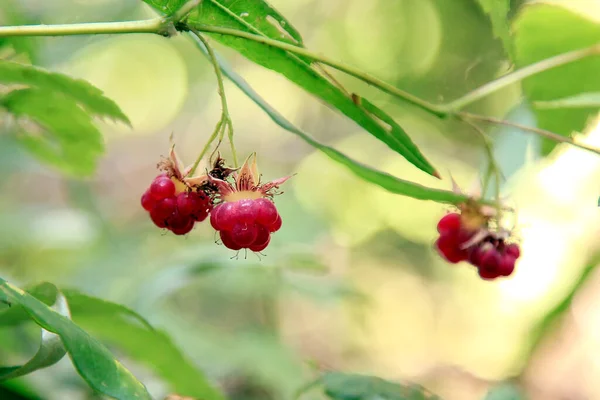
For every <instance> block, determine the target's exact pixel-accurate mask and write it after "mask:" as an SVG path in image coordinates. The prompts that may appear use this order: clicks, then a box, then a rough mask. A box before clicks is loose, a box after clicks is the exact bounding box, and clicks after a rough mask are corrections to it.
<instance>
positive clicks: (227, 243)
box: [219, 231, 242, 251]
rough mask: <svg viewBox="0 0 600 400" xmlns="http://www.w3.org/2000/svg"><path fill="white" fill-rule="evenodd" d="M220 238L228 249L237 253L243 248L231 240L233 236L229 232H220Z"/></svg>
mask: <svg viewBox="0 0 600 400" xmlns="http://www.w3.org/2000/svg"><path fill="white" fill-rule="evenodd" d="M219 236H220V237H221V241H222V242H223V245H224V246H225V247H227V248H228V249H231V250H236V251H237V250H240V249H241V248H242V246H240V245H238V244H237V243H235V242H234V241H233V239H232V238H231V234H230V233H229V232H228V231H221V232H219Z"/></svg>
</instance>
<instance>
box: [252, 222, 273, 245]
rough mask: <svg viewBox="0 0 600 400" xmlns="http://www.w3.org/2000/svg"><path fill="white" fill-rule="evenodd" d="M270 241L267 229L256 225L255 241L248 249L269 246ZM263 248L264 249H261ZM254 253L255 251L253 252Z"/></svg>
mask: <svg viewBox="0 0 600 400" xmlns="http://www.w3.org/2000/svg"><path fill="white" fill-rule="evenodd" d="M270 240H271V233H270V232H269V230H268V229H267V228H265V226H264V225H259V224H257V225H256V239H254V242H252V246H250V249H251V248H252V247H261V246H263V245H264V246H265V247H267V246H266V245H267V244H269V241H270ZM263 248H264V247H263ZM254 251H256V250H254Z"/></svg>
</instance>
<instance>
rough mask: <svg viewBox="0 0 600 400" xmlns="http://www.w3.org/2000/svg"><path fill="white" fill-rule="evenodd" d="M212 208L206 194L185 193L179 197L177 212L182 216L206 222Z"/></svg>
mask: <svg viewBox="0 0 600 400" xmlns="http://www.w3.org/2000/svg"><path fill="white" fill-rule="evenodd" d="M210 208H211V202H210V198H209V197H208V196H207V195H205V194H204V193H197V192H189V193H186V192H183V193H179V194H178V195H177V210H178V211H179V213H180V214H181V215H184V216H191V217H192V218H193V219H195V220H196V221H204V220H205V219H206V217H208V212H209V211H210Z"/></svg>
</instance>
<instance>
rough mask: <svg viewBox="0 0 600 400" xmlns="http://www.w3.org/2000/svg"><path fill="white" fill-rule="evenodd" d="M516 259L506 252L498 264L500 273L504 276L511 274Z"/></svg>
mask: <svg viewBox="0 0 600 400" xmlns="http://www.w3.org/2000/svg"><path fill="white" fill-rule="evenodd" d="M516 261H517V259H516V258H514V257H513V256H512V255H511V254H504V256H503V257H502V260H501V261H500V265H499V266H498V273H499V274H500V275H502V276H510V275H511V274H512V273H513V271H514V270H515V263H516Z"/></svg>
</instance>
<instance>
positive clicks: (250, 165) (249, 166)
mask: <svg viewBox="0 0 600 400" xmlns="http://www.w3.org/2000/svg"><path fill="white" fill-rule="evenodd" d="M225 170H227V171H229V173H228V175H229V174H230V175H231V177H232V178H233V182H229V181H227V180H226V179H219V178H216V177H214V176H213V174H212V173H209V175H208V181H209V182H210V183H211V184H213V185H214V186H215V187H216V189H217V192H218V196H219V197H220V198H221V200H223V201H237V200H241V199H259V198H261V197H272V196H273V195H274V194H276V193H274V191H275V190H276V189H277V188H279V186H280V185H282V184H283V183H284V182H285V181H287V180H288V179H290V178H291V176H285V177H283V178H279V179H275V180H274V181H271V182H267V183H263V184H261V183H260V174H259V173H258V166H257V164H256V153H253V154H251V155H250V157H248V159H247V160H246V162H244V165H242V167H241V168H240V169H239V170H231V169H225Z"/></svg>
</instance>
